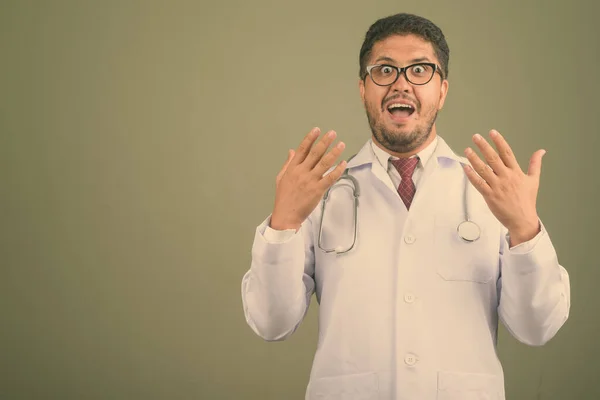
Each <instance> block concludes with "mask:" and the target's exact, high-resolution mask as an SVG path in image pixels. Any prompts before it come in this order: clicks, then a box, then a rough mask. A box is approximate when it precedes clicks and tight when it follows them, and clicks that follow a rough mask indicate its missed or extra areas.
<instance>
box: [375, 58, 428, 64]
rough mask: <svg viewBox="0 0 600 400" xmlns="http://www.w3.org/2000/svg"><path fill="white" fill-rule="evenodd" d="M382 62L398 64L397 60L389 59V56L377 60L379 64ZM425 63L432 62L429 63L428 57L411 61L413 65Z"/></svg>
mask: <svg viewBox="0 0 600 400" xmlns="http://www.w3.org/2000/svg"><path fill="white" fill-rule="evenodd" d="M381 61H387V62H391V63H394V64H397V62H396V60H394V59H393V58H391V57H388V56H381V57H379V58H377V60H375V63H379V62H381ZM423 61H427V62H431V61H429V58H428V57H419V58H413V59H412V60H410V61H409V63H411V64H413V63H419V62H423Z"/></svg>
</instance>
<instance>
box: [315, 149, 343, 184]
mask: <svg viewBox="0 0 600 400" xmlns="http://www.w3.org/2000/svg"><path fill="white" fill-rule="evenodd" d="M345 147H346V144H345V143H344V142H339V143H338V144H336V145H335V146H334V147H333V149H331V151H329V152H328V153H327V154H325V155H324V156H323V157H321V159H320V160H319V161H318V162H317V164H316V165H315V167H314V168H313V170H312V173H313V174H314V175H315V176H318V177H319V178H321V177H322V176H323V174H325V172H327V171H328V170H329V169H330V168H331V166H332V165H333V164H334V163H335V160H337V159H338V157H339V156H340V154H342V151H344V148H345Z"/></svg>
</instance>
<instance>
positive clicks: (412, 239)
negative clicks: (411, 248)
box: [404, 235, 417, 244]
mask: <svg viewBox="0 0 600 400" xmlns="http://www.w3.org/2000/svg"><path fill="white" fill-rule="evenodd" d="M415 240H417V238H415V237H414V236H413V235H406V236H404V241H405V242H406V243H408V244H413V243H414V242H415Z"/></svg>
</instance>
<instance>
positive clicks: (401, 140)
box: [366, 105, 438, 153]
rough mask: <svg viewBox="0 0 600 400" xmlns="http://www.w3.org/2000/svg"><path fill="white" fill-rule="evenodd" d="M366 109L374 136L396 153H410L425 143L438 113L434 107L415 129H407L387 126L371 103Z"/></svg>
mask: <svg viewBox="0 0 600 400" xmlns="http://www.w3.org/2000/svg"><path fill="white" fill-rule="evenodd" d="M366 109H367V119H368V121H369V126H370V127H371V132H373V136H374V137H375V139H376V140H377V141H378V142H379V143H380V144H381V145H382V146H383V147H385V148H386V149H388V150H390V151H392V152H395V153H410V152H412V151H414V150H415V149H417V148H419V147H420V146H421V145H422V144H423V143H425V142H426V141H427V139H428V138H429V136H430V135H431V129H432V128H433V124H434V123H435V120H436V119H437V114H438V112H437V110H436V109H435V108H433V109H432V110H431V111H430V112H429V113H427V114H426V115H424V116H423V120H422V122H421V123H420V124H417V126H416V127H415V128H414V129H413V130H410V131H406V129H405V128H402V127H400V126H398V127H397V128H395V129H393V130H390V129H388V128H386V126H385V123H384V120H383V115H381V114H379V113H378V110H377V109H376V108H375V107H374V106H371V105H370V106H368V107H366ZM384 112H385V111H384Z"/></svg>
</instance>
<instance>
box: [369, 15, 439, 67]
mask: <svg viewBox="0 0 600 400" xmlns="http://www.w3.org/2000/svg"><path fill="white" fill-rule="evenodd" d="M411 34H412V35H416V36H419V37H421V38H422V39H423V40H425V41H427V42H429V43H431V45H432V46H433V50H434V51H435V55H436V57H437V59H438V60H439V62H440V67H441V68H442V72H443V74H444V78H446V79H447V78H448V62H449V61H450V49H449V48H448V43H446V38H445V37H444V34H443V33H442V30H441V29H440V28H439V27H438V26H437V25H435V24H434V23H433V22H431V21H430V20H428V19H426V18H423V17H420V16H418V15H413V14H407V13H400V14H395V15H390V16H388V17H385V18H381V19H379V20H377V21H376V22H375V23H373V25H371V27H370V28H369V30H368V31H367V33H366V35H365V40H364V41H363V44H362V47H361V49H360V57H359V64H360V70H359V76H360V78H361V79H364V78H365V77H366V67H367V61H368V60H369V57H370V56H371V50H372V49H373V46H374V45H375V43H376V42H379V41H380V40H384V39H386V38H388V37H390V36H393V35H411Z"/></svg>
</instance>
